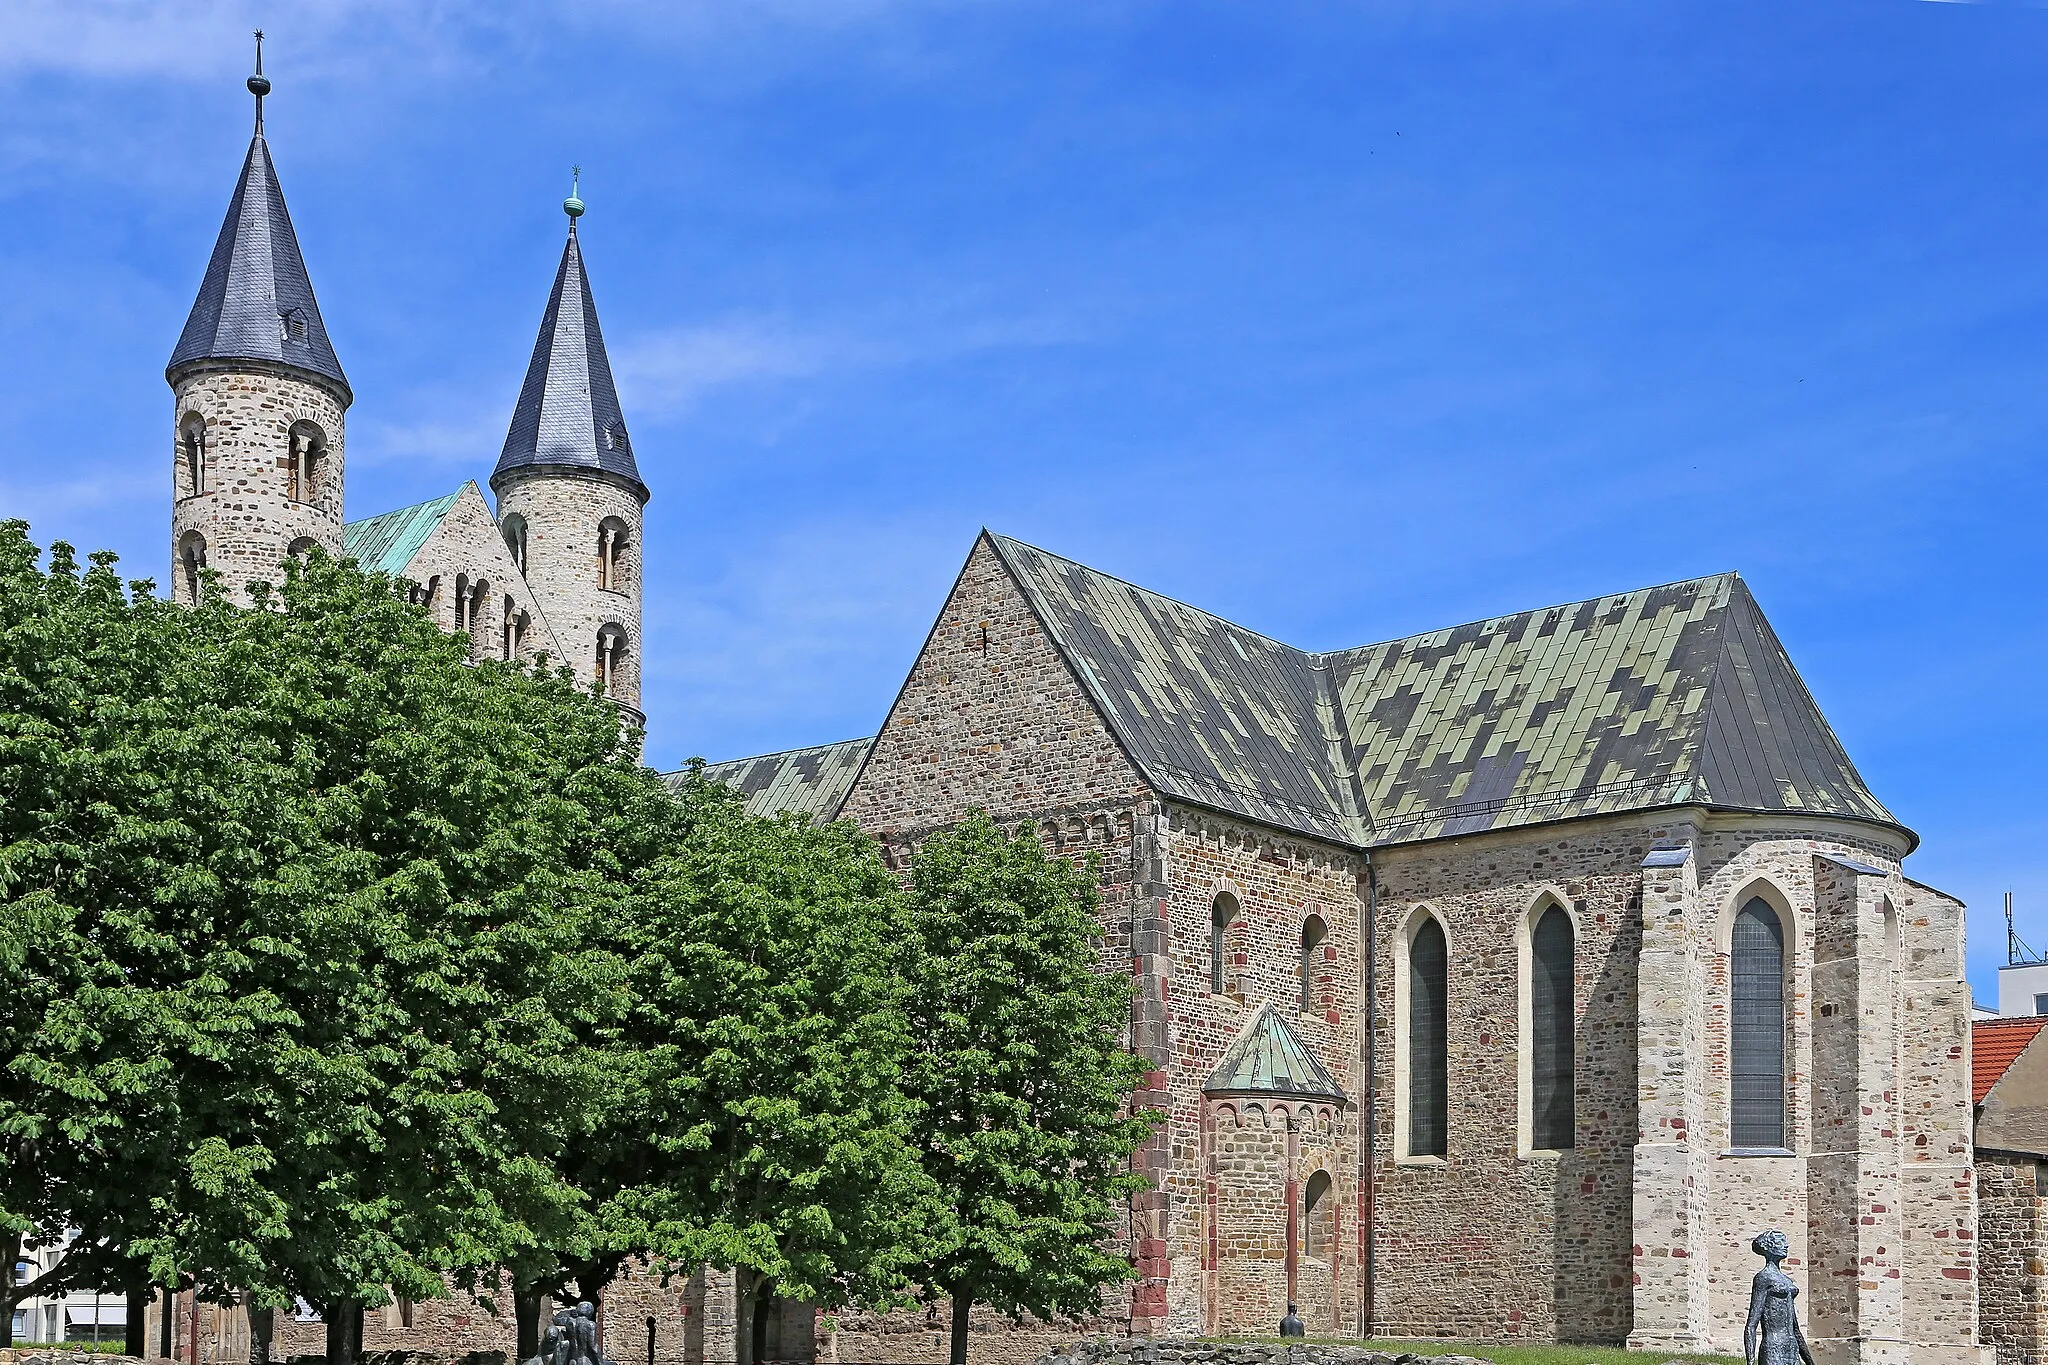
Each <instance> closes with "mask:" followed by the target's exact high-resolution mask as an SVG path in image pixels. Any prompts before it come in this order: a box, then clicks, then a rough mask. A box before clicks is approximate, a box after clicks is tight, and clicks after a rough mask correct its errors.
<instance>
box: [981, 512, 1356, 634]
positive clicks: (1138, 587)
mask: <svg viewBox="0 0 2048 1365" xmlns="http://www.w3.org/2000/svg"><path fill="white" fill-rule="evenodd" d="M982 530H983V531H985V532H986V533H987V534H988V536H989V538H990V539H992V540H996V541H1001V542H1007V543H1008V544H1011V545H1016V546H1019V547H1021V548H1023V549H1026V550H1029V551H1031V552H1032V553H1033V554H1041V555H1044V556H1045V557H1046V558H1047V559H1057V560H1058V561H1059V562H1060V563H1062V564H1071V565H1073V566H1074V567H1075V568H1077V569H1080V570H1082V571H1084V572H1086V573H1091V574H1094V575H1095V576H1096V577H1097V578H1106V579H1108V580H1109V581H1110V582H1112V583H1118V584H1121V585H1122V586H1124V587H1126V588H1129V589H1130V590H1131V591H1132V592H1137V593H1143V594H1144V595H1145V596H1147V597H1151V598H1156V599H1158V600H1159V601H1161V602H1167V603H1171V604H1172V605H1173V606H1176V607H1180V608H1181V609H1183V610H1185V611H1191V612H1194V613H1195V614H1196V615H1198V616H1206V617H1208V618H1209V619H1210V620H1211V621H1221V622H1222V623H1223V624H1224V625H1226V626H1229V627H1230V628H1231V629H1232V630H1241V631H1243V632H1244V633H1245V634H1247V635H1252V636H1256V637H1257V638H1259V639H1261V640H1264V641H1265V642H1266V643H1267V644H1270V645H1278V646H1279V647H1280V648H1282V649H1290V650H1293V651H1294V652H1295V653H1296V654H1301V655H1305V656H1307V657H1309V658H1315V657H1317V656H1316V654H1315V652H1314V651H1313V650H1307V649H1303V648H1302V647H1301V646H1300V645H1291V644H1288V643H1287V641H1285V640H1282V639H1280V638H1279V637H1278V636H1273V635H1268V634H1266V632H1264V631H1262V630H1253V629H1252V628H1251V627H1250V626H1247V625H1242V624H1240V623H1239V622H1236V621H1233V620H1231V619H1230V618H1229V617H1228V616H1219V615H1217V614H1216V613H1215V612H1213V611H1210V610H1208V609H1207V608H1206V607H1198V606H1196V605H1195V604H1194V603H1192V602H1183V601H1182V600H1181V599H1180V598H1178V597H1169V596H1167V595H1166V594H1165V593H1163V592H1159V591H1158V590H1156V589H1153V588H1148V587H1146V586H1145V585H1144V584H1142V583H1133V582H1131V580H1130V579H1128V578H1119V577H1118V576H1117V575H1115V574H1113V573H1108V572H1105V571H1104V570H1102V569H1098V568H1096V567H1095V566H1094V565H1092V564H1083V563H1082V562H1081V561H1080V560H1078V559H1069V558H1067V557H1066V556H1065V555H1063V554H1060V553H1058V552H1057V551H1054V550H1048V549H1046V548H1045V547H1044V546H1041V545H1033V544H1032V543H1031V542H1030V541H1028V540H1019V539H1017V538H1016V537H1015V536H1006V535H1004V534H1003V533H1002V532H1001V531H990V530H988V528H987V527H983V528H982Z"/></svg>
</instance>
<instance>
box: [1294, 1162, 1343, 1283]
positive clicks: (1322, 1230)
mask: <svg viewBox="0 0 2048 1365" xmlns="http://www.w3.org/2000/svg"><path fill="white" fill-rule="evenodd" d="M1301 1242H1302V1248H1301V1249H1302V1250H1303V1251H1304V1252H1306V1253H1307V1255H1308V1258H1309V1259H1310V1260H1312V1261H1321V1262H1322V1263H1323V1264H1324V1265H1329V1264H1330V1263H1331V1262H1332V1261H1334V1260H1335V1259H1336V1255H1335V1253H1336V1250H1337V1199H1336V1191H1335V1190H1334V1189H1333V1188H1332V1187H1331V1181H1330V1173H1329V1172H1328V1171H1317V1172H1316V1173H1315V1174H1314V1175H1311V1176H1310V1177H1309V1178H1308V1184H1307V1185H1305V1186H1303V1187H1302V1191H1301Z"/></svg>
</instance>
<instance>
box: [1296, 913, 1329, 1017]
mask: <svg viewBox="0 0 2048 1365" xmlns="http://www.w3.org/2000/svg"><path fill="white" fill-rule="evenodd" d="M1329 937H1330V929H1329V926H1328V925H1326V924H1324V923H1323V917H1322V916H1321V915H1310V916H1309V917H1308V918H1307V919H1305V920H1303V921H1302V922H1301V962H1300V964H1299V971H1298V975H1299V976H1300V977H1301V1012H1302V1013H1303V1014H1314V1013H1315V1011H1316V985H1317V983H1318V981H1319V979H1320V977H1321V973H1320V972H1319V971H1318V970H1317V968H1318V967H1319V966H1320V964H1321V963H1322V959H1323V942H1324V940H1326V939H1328V938H1329Z"/></svg>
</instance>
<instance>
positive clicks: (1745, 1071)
mask: <svg viewBox="0 0 2048 1365" xmlns="http://www.w3.org/2000/svg"><path fill="white" fill-rule="evenodd" d="M1728 957H1729V962H1728V1063H1729V1082H1730V1084H1729V1115H1728V1122H1729V1129H1730V1134H1729V1136H1730V1145H1732V1146H1735V1147H1752V1148H1783V1147H1784V1145H1785V926H1784V922H1783V921H1782V920H1780V919H1779V918H1778V912H1777V911H1776V910H1774V909H1772V908H1771V905H1770V902H1768V901H1766V900H1765V899H1764V898H1763V897H1761V896H1752V897H1751V898H1750V900H1749V902H1748V904H1746V905H1744V906H1743V907H1742V910H1741V912H1740V913H1738V914H1737V915H1736V916H1735V926H1734V928H1733V929H1732V930H1731V931H1730V934H1729V940H1728Z"/></svg>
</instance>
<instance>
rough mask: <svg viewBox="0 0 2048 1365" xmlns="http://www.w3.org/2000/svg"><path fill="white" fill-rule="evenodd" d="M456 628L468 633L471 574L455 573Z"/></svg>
mask: <svg viewBox="0 0 2048 1365" xmlns="http://www.w3.org/2000/svg"><path fill="white" fill-rule="evenodd" d="M455 629H456V630H457V631H460V632H464V633H467V632H468V630H469V575H468V574H466V573H459V574H457V575H455Z"/></svg>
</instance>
